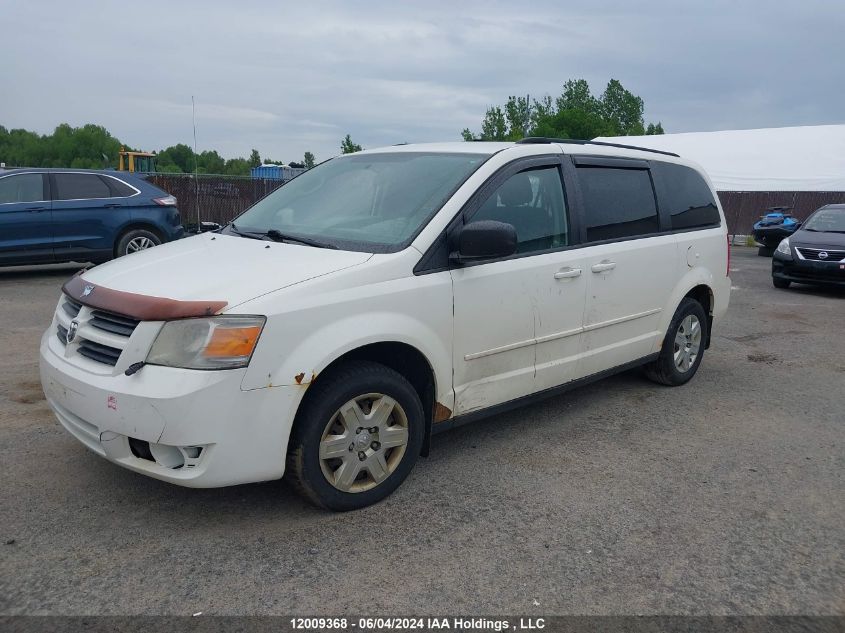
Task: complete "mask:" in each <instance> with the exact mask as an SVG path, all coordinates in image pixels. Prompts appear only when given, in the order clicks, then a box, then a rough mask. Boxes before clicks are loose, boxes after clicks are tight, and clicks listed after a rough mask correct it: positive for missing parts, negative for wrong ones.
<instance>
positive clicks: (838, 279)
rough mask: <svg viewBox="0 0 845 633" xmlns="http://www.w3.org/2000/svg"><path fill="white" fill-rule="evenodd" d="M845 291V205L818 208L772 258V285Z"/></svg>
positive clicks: (779, 246)
mask: <svg viewBox="0 0 845 633" xmlns="http://www.w3.org/2000/svg"><path fill="white" fill-rule="evenodd" d="M793 282H794V283H801V284H820V285H827V286H840V287H843V288H845V204H829V205H826V206H824V207H822V208H820V209H817V210H816V211H814V212H813V214H812V215H811V216H810V217H809V218H807V220H806V221H805V222H804V223H803V224H801V225H800V226H799V228H798V230H797V231H795V233H793V234H792V235H791V236H790V237H787V238H786V239H784V240H783V241H782V242H781V243H780V244H779V245H778V247H777V249H776V250H775V253H774V256H773V257H772V283H774V285H775V288H789V284H791V283H793Z"/></svg>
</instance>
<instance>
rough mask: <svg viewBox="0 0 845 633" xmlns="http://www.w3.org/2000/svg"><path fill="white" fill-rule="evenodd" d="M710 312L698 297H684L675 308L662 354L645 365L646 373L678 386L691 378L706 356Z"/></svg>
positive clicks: (672, 385) (661, 350)
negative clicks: (708, 313)
mask: <svg viewBox="0 0 845 633" xmlns="http://www.w3.org/2000/svg"><path fill="white" fill-rule="evenodd" d="M706 326H707V315H706V314H705V312H704V308H703V307H702V306H701V304H700V303H699V302H698V301H696V300H695V299H691V298H689V297H686V298H684V300H683V301H681V305H679V306H678V309H677V310H676V311H675V316H673V317H672V322H671V323H670V324H669V329H668V330H667V331H666V337H665V338H664V339H663V346H662V347H661V348H660V356H658V358H657V360H656V361H654V362H653V363H649V364H648V365H646V367H645V370H646V376H648V377H649V379H651V380H653V381H654V382H657V383H660V384H661V385H668V386H670V387H676V386H678V385H683V384H684V383H686V382H688V381H689V380H690V379H691V378H692V377H693V376H694V375H695V372H696V371H698V366H699V365H701V359H702V358H703V357H704V344H705V328H706Z"/></svg>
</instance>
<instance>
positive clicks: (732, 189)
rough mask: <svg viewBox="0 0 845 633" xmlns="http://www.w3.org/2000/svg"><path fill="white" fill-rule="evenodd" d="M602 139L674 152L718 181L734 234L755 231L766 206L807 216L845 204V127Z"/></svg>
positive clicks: (799, 216) (599, 139)
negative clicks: (783, 208) (784, 208)
mask: <svg viewBox="0 0 845 633" xmlns="http://www.w3.org/2000/svg"><path fill="white" fill-rule="evenodd" d="M596 140H597V141H608V142H613V143H626V144H630V145H640V146H642V147H649V148H652V149H658V150H663V151H667V152H674V153H676V154H679V155H680V156H683V157H684V158H688V159H690V160H693V161H695V162H697V163H699V164H700V165H701V166H703V167H704V169H705V170H706V171H707V173H708V174H709V175H710V179H711V180H712V181H713V184H714V186H715V187H716V190H717V191H718V192H719V199H720V200H721V202H722V207H723V208H724V210H725V216H726V218H727V221H728V226H729V230H730V232H731V233H732V234H734V235H737V234H746V233H750V232H751V226H752V225H753V224H754V222H756V221H757V220H758V219H759V218H760V216H761V215H762V214H763V213H764V212H765V210H766V209H768V208H771V207H778V206H783V207H791V208H792V213H793V214H794V215H795V216H796V217H797V218H799V219H801V220H803V219H804V218H806V217H807V216H808V215H809V214H810V213H812V212H813V211H815V210H816V209H818V208H819V207H820V206H822V205H825V204H832V203H843V202H845V125H811V126H800V127H781V128H762V129H755V130H724V131H720V132H688V133H682V134H664V135H656V136H618V137H600V138H597V139H596Z"/></svg>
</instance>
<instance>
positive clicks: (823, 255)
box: [819, 251, 827, 259]
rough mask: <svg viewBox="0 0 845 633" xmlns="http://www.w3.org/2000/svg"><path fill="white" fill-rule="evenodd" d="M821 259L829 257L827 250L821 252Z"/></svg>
mask: <svg viewBox="0 0 845 633" xmlns="http://www.w3.org/2000/svg"><path fill="white" fill-rule="evenodd" d="M819 259H827V251H822V252H821V253H819Z"/></svg>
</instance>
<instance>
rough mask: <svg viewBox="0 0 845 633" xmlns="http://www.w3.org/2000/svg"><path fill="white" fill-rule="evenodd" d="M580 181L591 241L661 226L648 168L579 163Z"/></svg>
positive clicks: (657, 228) (642, 231)
mask: <svg viewBox="0 0 845 633" xmlns="http://www.w3.org/2000/svg"><path fill="white" fill-rule="evenodd" d="M578 181H579V183H580V185H581V193H582V196H583V198H584V213H585V221H586V224H587V241H588V242H598V241H601V240H614V239H625V238H630V237H636V236H638V235H647V234H649V233H656V232H657V231H658V230H659V229H660V223H659V221H658V218H657V205H656V203H655V201H654V189H653V188H652V186H651V177H650V176H649V173H648V171H647V170H645V169H617V168H611V167H579V168H578Z"/></svg>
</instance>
